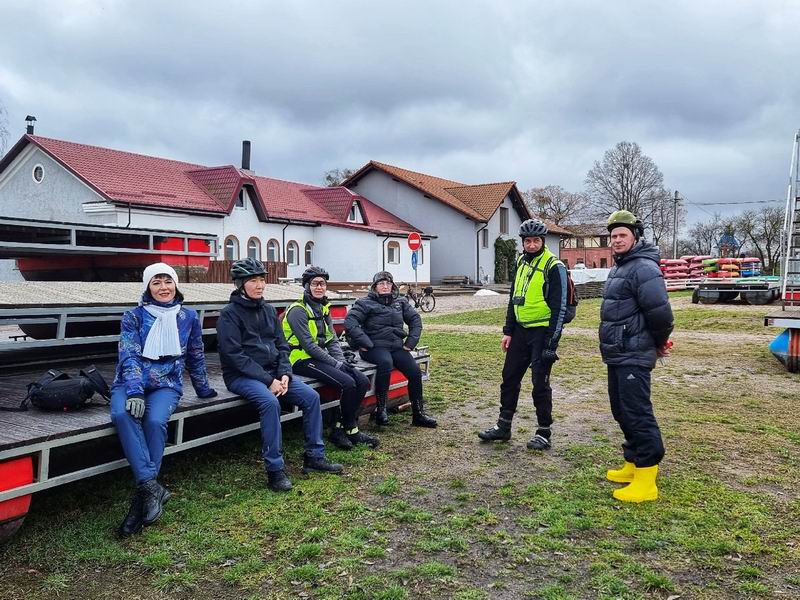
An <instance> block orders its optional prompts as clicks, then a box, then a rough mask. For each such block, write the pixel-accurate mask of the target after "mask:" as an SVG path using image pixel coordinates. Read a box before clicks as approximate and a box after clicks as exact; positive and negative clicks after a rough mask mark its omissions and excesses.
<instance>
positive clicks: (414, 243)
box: [408, 231, 422, 251]
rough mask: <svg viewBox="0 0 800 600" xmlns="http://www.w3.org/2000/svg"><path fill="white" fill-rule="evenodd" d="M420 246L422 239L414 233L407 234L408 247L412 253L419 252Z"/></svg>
mask: <svg viewBox="0 0 800 600" xmlns="http://www.w3.org/2000/svg"><path fill="white" fill-rule="evenodd" d="M420 246H422V238H421V237H419V234H418V233H417V232H416V231H414V232H412V233H409V234H408V247H409V248H411V250H413V251H417V250H419V247H420Z"/></svg>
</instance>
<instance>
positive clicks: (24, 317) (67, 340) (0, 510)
mask: <svg viewBox="0 0 800 600" xmlns="http://www.w3.org/2000/svg"><path fill="white" fill-rule="evenodd" d="M196 285H202V284H196ZM0 300H1V299H0ZM292 301H293V300H288V299H286V300H270V302H272V303H274V304H276V305H277V307H278V308H279V309H280V308H285V306H287V305H288V304H290V303H291V302H292ZM352 301H353V300H352V299H351V298H344V297H342V298H335V299H334V300H333V301H332V302H333V303H334V304H335V305H336V307H338V308H339V311H342V309H343V310H344V311H346V309H347V307H348V306H349V305H351V304H352ZM0 305H2V302H1V301H0ZM129 308H130V305H127V306H125V305H116V306H56V307H42V306H37V307H27V308H10V307H8V306H6V307H2V308H0V324H6V325H9V324H11V323H16V324H23V325H24V324H26V323H30V322H35V323H36V324H40V325H41V324H43V323H44V324H48V325H51V326H53V325H55V326H56V331H57V335H56V336H55V337H54V338H52V339H46V340H33V339H22V338H19V336H18V338H19V339H17V340H8V341H6V340H3V341H0V365H2V367H0V369H1V370H0V405H2V406H6V407H14V406H18V405H19V403H20V399H21V398H22V397H24V390H25V386H26V384H27V383H29V382H31V381H33V380H35V379H37V378H38V377H39V376H40V375H41V372H42V368H43V367H42V365H41V363H42V362H46V364H47V367H48V368H59V369H62V370H66V371H69V370H73V371H74V370H77V369H76V368H70V367H69V365H70V364H76V362H77V366H80V367H83V366H86V364H87V363H89V362H94V363H95V364H96V365H97V367H98V369H99V370H100V371H101V372H102V373H103V375H104V376H105V377H106V379H107V380H108V381H111V378H112V377H113V371H114V366H115V360H114V356H115V354H116V342H117V340H118V336H117V335H100V336H73V337H70V336H69V335H67V334H68V332H69V326H70V325H71V324H72V325H74V326H78V327H80V326H82V325H83V324H86V323H92V322H97V320H98V318H99V319H101V322H102V320H103V319H105V320H116V321H117V322H118V321H119V317H120V314H121V312H123V311H124V310H128V309H129ZM193 308H195V309H197V310H198V311H199V312H201V314H202V315H203V317H205V318H209V317H212V316H215V314H216V313H218V311H219V309H221V308H222V305H221V304H219V303H207V304H199V305H194V306H193ZM337 312H338V311H337ZM332 314H333V310H332ZM343 320H344V312H339V314H338V315H337V316H335V317H334V325H335V327H337V329H339V328H341V324H342V322H343ZM203 332H204V334H206V335H208V336H213V335H214V333H215V330H214V329H213V328H210V327H204V330H203ZM31 350H33V351H35V352H36V353H45V354H44V356H45V358H42V357H41V356H40V357H39V358H38V359H31V356H30V351H31ZM109 350H110V352H109ZM65 351H66V352H65ZM47 353H53V354H47ZM59 353H61V354H59ZM76 354H77V356H75V355H76ZM413 355H414V358H415V360H416V362H417V363H418V364H419V366H420V369H421V371H422V374H423V380H428V379H429V377H430V360H431V356H430V353H429V352H428V349H427V347H424V346H423V347H418V348H417V349H416V350H415V351H414V353H413ZM14 356H18V357H21V358H22V361H21V362H22V363H24V364H22V365H20V364H18V363H14V361H13V357H14ZM58 356H61V357H62V358H61V360H60V361H59V360H57V358H56V357H58ZM65 356H69V359H68V360H65V359H64V357H65ZM206 360H207V365H208V371H209V380H210V383H211V385H212V386H213V387H214V388H215V389H216V390H217V391H218V393H219V395H218V396H217V397H216V398H210V399H205V400H204V399H200V398H197V397H195V396H194V395H193V394H189V393H187V394H185V395H184V397H183V398H182V400H181V403H180V406H179V407H178V409H176V411H175V413H174V414H173V415H172V417H171V418H170V421H169V435H168V444H167V448H166V450H165V455H172V454H175V453H177V452H182V451H184V450H189V449H192V448H196V447H198V446H203V445H205V444H210V443H213V442H217V441H220V440H224V439H227V438H231V437H233V436H237V435H240V434H243V433H247V432H250V431H255V430H257V429H258V428H259V420H258V414H257V412H256V411H255V410H254V409H252V407H251V406H250V405H249V404H248V403H247V401H246V400H244V399H242V398H241V397H239V396H237V395H235V394H233V393H231V392H229V391H228V390H227V389H226V388H225V384H224V382H223V381H222V374H221V369H220V367H219V357H218V355H217V354H216V353H214V352H208V353H207V355H206ZM358 367H359V369H360V370H361V371H362V372H364V373H365V374H366V375H367V377H368V378H369V380H370V389H369V392H368V393H367V398H366V399H365V402H364V405H363V406H362V412H364V413H366V412H370V411H371V409H372V406H373V405H374V402H375V398H374V393H375V366H374V365H373V364H371V363H367V362H364V361H361V362H360V363H359V365H358ZM302 379H303V380H304V381H306V382H307V383H308V384H309V385H311V386H312V387H315V388H317V389H318V391H319V392H320V396H321V398H322V402H323V404H322V408H323V409H328V408H332V407H335V406H338V404H339V401H338V399H336V397H335V396H334V395H333V394H332V391H331V390H328V389H326V388H325V387H323V386H320V384H319V383H318V382H316V381H314V380H308V379H306V378H302ZM185 384H186V385H185V386H184V389H185V390H191V389H192V388H191V385H190V384H189V382H188V380H187V381H186V382H185ZM407 388H408V382H407V380H406V379H405V377H404V376H403V375H402V374H401V373H400V372H399V371H394V372H393V373H392V375H391V380H390V391H389V400H390V405H391V406H394V407H397V406H400V405H403V404H404V403H405V399H406V397H407V391H408V389H407ZM287 409H288V410H287V412H285V413H284V414H283V415H282V416H281V421H282V422H286V421H291V420H294V419H298V418H300V417H301V416H302V413H301V412H300V411H298V410H296V409H295V408H294V407H287ZM127 464H128V462H127V460H126V459H125V458H124V456H123V455H122V450H121V447H120V445H119V442H118V440H117V436H116V431H115V429H114V427H113V425H112V424H111V421H110V417H109V412H108V407H107V406H105V405H91V406H89V407H87V408H85V409H83V410H80V411H76V412H70V413H45V412H41V411H38V410H35V409H31V410H29V411H28V412H0V540H2V539H3V538H4V537H8V536H10V535H12V534H13V533H14V532H15V531H16V530H17V529H18V528H19V527H20V526H21V525H22V522H23V520H24V517H25V515H26V514H27V511H28V508H29V506H30V495H31V494H33V493H34V492H38V491H41V490H45V489H49V488H52V487H56V486H59V485H62V484H65V483H70V482H73V481H78V480H80V479H85V478H87V477H92V476H94V475H98V474H100V473H105V472H108V471H112V470H114V469H119V468H122V467H125V466H126V465H127Z"/></svg>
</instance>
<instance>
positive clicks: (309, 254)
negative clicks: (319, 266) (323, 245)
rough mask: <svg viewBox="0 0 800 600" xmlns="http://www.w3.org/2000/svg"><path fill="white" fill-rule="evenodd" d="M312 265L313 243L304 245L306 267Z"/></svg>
mask: <svg viewBox="0 0 800 600" xmlns="http://www.w3.org/2000/svg"><path fill="white" fill-rule="evenodd" d="M313 264H314V242H307V243H306V266H307V267H308V266H311V265H313Z"/></svg>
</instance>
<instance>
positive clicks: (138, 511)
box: [117, 488, 143, 538]
mask: <svg viewBox="0 0 800 600" xmlns="http://www.w3.org/2000/svg"><path fill="white" fill-rule="evenodd" d="M142 526H143V523H142V495H141V494H140V493H139V489H138V488H137V489H136V490H134V492H133V494H132V495H131V507H130V508H129V509H128V514H127V515H126V516H125V520H124V521H122V524H121V525H120V526H119V529H117V535H118V536H119V537H121V538H124V537H128V536H129V535H134V534H136V533H139V532H140V531H141V530H142Z"/></svg>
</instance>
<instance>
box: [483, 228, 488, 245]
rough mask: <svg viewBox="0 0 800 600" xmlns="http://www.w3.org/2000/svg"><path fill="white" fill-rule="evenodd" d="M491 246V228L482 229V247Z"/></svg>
mask: <svg viewBox="0 0 800 600" xmlns="http://www.w3.org/2000/svg"><path fill="white" fill-rule="evenodd" d="M488 247H489V230H488V229H484V230H483V231H481V248H488Z"/></svg>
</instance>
